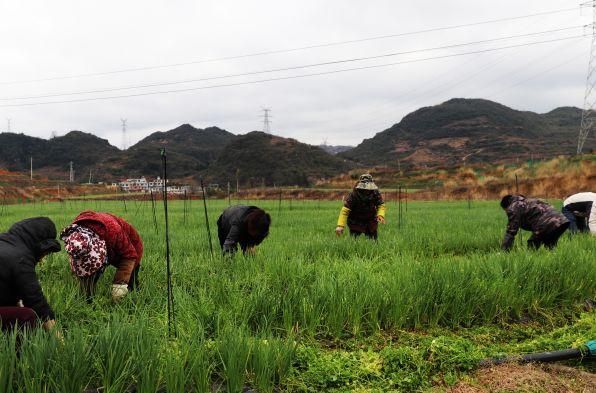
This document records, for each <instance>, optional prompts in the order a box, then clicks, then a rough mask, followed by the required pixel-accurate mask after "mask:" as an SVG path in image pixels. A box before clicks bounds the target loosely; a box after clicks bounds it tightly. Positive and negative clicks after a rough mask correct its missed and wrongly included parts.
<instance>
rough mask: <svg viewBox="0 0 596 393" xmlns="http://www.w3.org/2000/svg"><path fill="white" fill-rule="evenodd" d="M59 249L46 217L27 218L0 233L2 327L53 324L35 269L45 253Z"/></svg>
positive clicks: (49, 221)
mask: <svg viewBox="0 0 596 393" xmlns="http://www.w3.org/2000/svg"><path fill="white" fill-rule="evenodd" d="M58 251H60V243H58V241H57V240H56V226H55V225H54V223H53V222H52V220H50V219H49V218H47V217H37V218H29V219H27V220H23V221H20V222H17V223H16V224H14V225H13V226H12V227H11V228H10V229H9V230H8V232H6V233H2V234H0V319H1V321H0V324H1V326H2V330H9V329H12V328H14V327H19V328H23V327H34V326H35V325H36V323H37V320H38V319H39V320H41V322H42V323H43V325H42V326H43V328H44V329H45V330H50V329H52V328H53V327H54V325H55V324H56V322H55V317H54V311H52V308H51V307H50V305H49V304H48V301H47V300H46V298H45V296H44V294H43V291H42V290H41V285H40V284H39V281H38V280H37V275H36V273H35V267H36V265H37V264H38V263H39V262H40V261H41V260H42V259H43V257H45V256H46V255H48V254H49V253H53V252H58Z"/></svg>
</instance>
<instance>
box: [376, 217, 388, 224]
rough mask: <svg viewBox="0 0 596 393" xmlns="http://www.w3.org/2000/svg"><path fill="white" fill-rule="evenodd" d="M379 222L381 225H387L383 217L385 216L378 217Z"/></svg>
mask: <svg viewBox="0 0 596 393" xmlns="http://www.w3.org/2000/svg"><path fill="white" fill-rule="evenodd" d="M377 222H380V223H381V224H385V223H386V221H385V217H383V216H377Z"/></svg>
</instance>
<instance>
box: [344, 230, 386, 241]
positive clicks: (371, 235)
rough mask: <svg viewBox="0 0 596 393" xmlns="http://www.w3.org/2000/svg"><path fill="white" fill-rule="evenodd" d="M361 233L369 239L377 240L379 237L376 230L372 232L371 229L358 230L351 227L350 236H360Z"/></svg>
mask: <svg viewBox="0 0 596 393" xmlns="http://www.w3.org/2000/svg"><path fill="white" fill-rule="evenodd" d="M360 235H364V236H366V237H367V238H369V239H373V240H377V239H378V238H379V235H378V232H377V231H374V232H371V231H369V230H366V231H358V230H354V229H352V228H350V236H352V237H355V238H356V237H359V236H360Z"/></svg>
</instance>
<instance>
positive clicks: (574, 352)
mask: <svg viewBox="0 0 596 393" xmlns="http://www.w3.org/2000/svg"><path fill="white" fill-rule="evenodd" d="M571 359H589V360H596V340H592V341H589V342H588V343H586V345H584V346H583V348H580V349H577V348H570V349H563V350H560V351H548V352H538V353H530V354H527V355H522V356H508V357H504V358H489V359H484V360H482V361H481V362H480V363H479V366H481V367H486V366H494V365H499V364H503V363H537V362H540V363H548V362H558V361H562V360H571Z"/></svg>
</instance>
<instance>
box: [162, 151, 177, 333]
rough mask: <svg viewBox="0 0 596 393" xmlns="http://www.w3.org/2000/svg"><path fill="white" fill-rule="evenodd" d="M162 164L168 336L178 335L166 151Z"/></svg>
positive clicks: (163, 152) (163, 154)
mask: <svg viewBox="0 0 596 393" xmlns="http://www.w3.org/2000/svg"><path fill="white" fill-rule="evenodd" d="M161 162H162V164H163V186H162V189H163V207H164V213H165V219H166V274H167V287H168V336H170V337H172V334H173V336H174V337H176V336H177V335H178V333H177V331H176V312H175V309H174V292H173V291H172V269H171V266H170V227H169V221H168V189H167V187H168V186H167V184H168V163H167V158H166V149H165V148H163V149H161Z"/></svg>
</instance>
